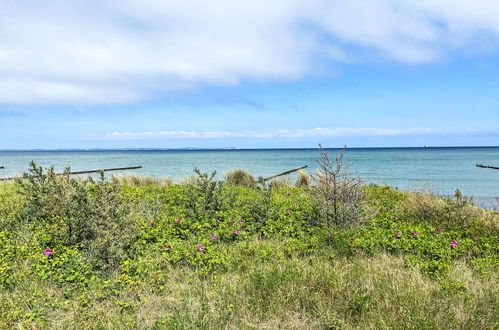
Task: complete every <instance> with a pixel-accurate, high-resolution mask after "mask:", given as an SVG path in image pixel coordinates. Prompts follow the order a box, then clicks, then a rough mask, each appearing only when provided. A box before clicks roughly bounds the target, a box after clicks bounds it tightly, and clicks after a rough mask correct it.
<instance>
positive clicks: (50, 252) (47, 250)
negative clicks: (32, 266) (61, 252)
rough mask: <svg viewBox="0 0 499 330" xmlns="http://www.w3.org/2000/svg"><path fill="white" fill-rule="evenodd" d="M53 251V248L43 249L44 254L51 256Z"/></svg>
mask: <svg viewBox="0 0 499 330" xmlns="http://www.w3.org/2000/svg"><path fill="white" fill-rule="evenodd" d="M53 252H54V251H52V250H51V249H46V250H45V251H43V254H44V255H46V256H47V257H49V256H50V255H51V254H52V253H53Z"/></svg>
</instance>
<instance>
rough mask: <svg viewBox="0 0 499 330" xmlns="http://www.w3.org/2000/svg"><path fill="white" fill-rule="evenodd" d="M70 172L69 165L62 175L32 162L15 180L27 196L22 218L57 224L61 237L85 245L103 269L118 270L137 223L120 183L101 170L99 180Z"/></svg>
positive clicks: (62, 239) (23, 221)
mask: <svg viewBox="0 0 499 330" xmlns="http://www.w3.org/2000/svg"><path fill="white" fill-rule="evenodd" d="M69 173H70V169H69V168H66V169H65V170H64V172H63V173H62V174H61V175H58V174H56V173H55V171H54V168H52V167H51V168H48V169H47V170H46V171H44V170H43V168H41V167H39V166H36V164H34V163H31V166H30V169H29V171H28V172H27V173H25V174H24V175H23V177H22V178H19V179H17V180H16V182H17V184H18V186H19V193H20V194H21V195H22V196H23V197H24V199H25V209H24V212H23V213H22V214H21V216H20V218H19V222H20V223H24V224H29V223H47V224H57V225H58V226H59V227H60V228H61V230H59V232H58V235H59V237H58V239H59V240H60V241H62V242H64V243H65V244H69V245H81V246H83V248H84V249H85V251H86V253H87V255H88V256H89V257H91V258H95V259H96V260H97V261H98V266H99V267H100V268H103V269H107V268H111V269H112V268H115V267H116V266H118V265H119V263H120V261H121V260H123V259H124V258H125V257H126V249H127V247H128V246H130V244H131V243H132V242H133V241H134V237H135V235H136V221H134V219H132V217H131V214H130V209H129V208H128V207H127V205H126V204H125V203H123V202H122V200H121V197H120V190H119V187H118V186H117V185H115V184H112V183H110V182H108V181H106V180H105V178H104V175H103V174H102V173H101V175H100V178H99V179H98V180H95V179H93V178H92V177H86V178H71V177H70V174H69Z"/></svg>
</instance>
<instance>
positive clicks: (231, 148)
mask: <svg viewBox="0 0 499 330" xmlns="http://www.w3.org/2000/svg"><path fill="white" fill-rule="evenodd" d="M450 148H453V149H459V148H467V149H472V148H499V146H420V147H414V146H412V147H411V146H408V147H389V146H388V147H381V146H380V147H348V146H347V147H346V149H450ZM314 149H319V147H314V148H313V147H296V148H292V147H290V148H285V147H278V148H239V147H222V148H218V147H214V148H206V147H203V148H201V147H199V148H197V147H184V148H67V149H65V148H57V149H40V148H36V149H0V152H71V151H75V152H80V151H88V152H92V151H244V150H314ZM324 149H327V150H341V149H344V148H343V147H324Z"/></svg>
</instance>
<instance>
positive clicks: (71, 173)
mask: <svg viewBox="0 0 499 330" xmlns="http://www.w3.org/2000/svg"><path fill="white" fill-rule="evenodd" d="M139 168H142V166H131V167H115V168H105V169H102V170H90V171H77V172H69V174H70V175H75V174H91V173H100V172H111V171H126V170H136V169H139ZM63 174H64V173H57V174H56V175H63ZM14 179H15V178H0V181H8V180H14Z"/></svg>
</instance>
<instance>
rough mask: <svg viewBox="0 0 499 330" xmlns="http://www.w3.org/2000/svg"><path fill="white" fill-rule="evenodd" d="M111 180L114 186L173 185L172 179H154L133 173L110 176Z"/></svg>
mask: <svg viewBox="0 0 499 330" xmlns="http://www.w3.org/2000/svg"><path fill="white" fill-rule="evenodd" d="M111 180H112V182H113V183H115V184H119V185H122V186H134V187H141V186H157V185H170V184H173V181H172V179H170V178H169V177H167V176H165V177H163V178H154V177H152V176H150V175H137V174H134V173H127V174H114V175H112V176H111Z"/></svg>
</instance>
